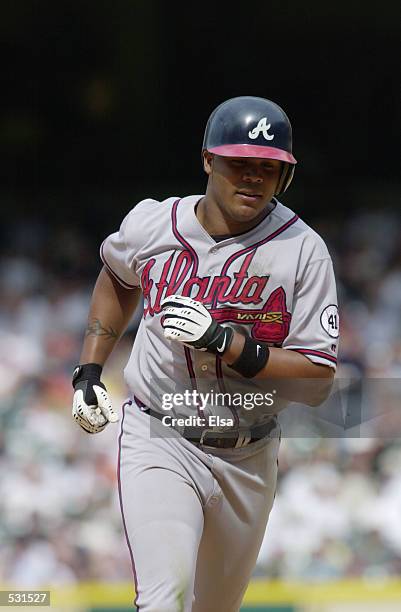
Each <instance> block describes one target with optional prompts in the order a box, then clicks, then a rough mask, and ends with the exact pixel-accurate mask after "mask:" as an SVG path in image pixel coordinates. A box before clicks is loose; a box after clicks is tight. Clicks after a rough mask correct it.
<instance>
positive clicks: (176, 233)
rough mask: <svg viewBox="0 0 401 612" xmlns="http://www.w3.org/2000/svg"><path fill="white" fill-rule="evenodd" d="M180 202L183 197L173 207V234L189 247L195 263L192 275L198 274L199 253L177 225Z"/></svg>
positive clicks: (193, 263)
mask: <svg viewBox="0 0 401 612" xmlns="http://www.w3.org/2000/svg"><path fill="white" fill-rule="evenodd" d="M180 202H181V199H178V200H176V201H175V202H174V204H173V208H172V209H171V224H172V230H173V234H174V236H175V237H176V238H177V240H178V242H180V243H181V244H182V245H183V246H184V247H185V248H186V249H187V251H188V252H189V253H190V254H191V257H192V265H193V268H192V275H193V276H196V274H197V272H198V265H199V259H198V255H197V253H196V251H195V250H194V249H193V247H191V245H190V244H189V242H187V241H186V240H185V238H184V237H183V236H182V235H181V234H180V232H179V231H178V226H177V207H178V204H179V203H180Z"/></svg>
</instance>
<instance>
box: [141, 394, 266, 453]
mask: <svg viewBox="0 0 401 612" xmlns="http://www.w3.org/2000/svg"><path fill="white" fill-rule="evenodd" d="M134 399H135V402H136V403H137V404H138V406H139V407H140V408H141V411H142V412H144V413H145V414H148V415H149V416H151V417H154V418H155V419H158V420H159V421H161V420H162V419H163V417H164V416H165V415H164V414H161V413H160V412H157V411H156V410H152V408H147V407H146V406H145V405H144V404H143V403H142V402H141V401H140V400H138V399H137V398H136V397H134ZM170 427H172V426H170ZM276 427H277V420H276V417H275V415H274V416H273V417H272V418H271V419H270V420H269V421H268V422H267V423H263V424H262V425H255V426H254V427H251V428H249V429H246V430H239V431H238V430H237V431H225V432H219V433H216V432H215V431H214V430H213V429H208V428H207V427H205V428H203V429H202V428H200V427H185V428H184V430H183V431H182V432H179V433H181V435H182V437H183V438H185V439H186V440H188V441H189V442H192V443H193V444H198V445H200V446H211V447H214V448H243V447H244V446H247V445H248V444H252V443H253V442H257V441H258V440H262V439H263V438H267V436H268V435H269V434H270V433H271V432H272V431H273V429H275V428H276ZM173 429H174V428H173ZM176 431H177V430H176ZM210 434H212V435H210ZM209 436H210V437H209Z"/></svg>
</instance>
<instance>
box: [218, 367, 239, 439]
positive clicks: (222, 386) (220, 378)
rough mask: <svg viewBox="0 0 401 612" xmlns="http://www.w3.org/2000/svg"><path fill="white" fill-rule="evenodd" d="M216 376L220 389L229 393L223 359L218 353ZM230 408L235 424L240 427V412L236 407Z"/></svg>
mask: <svg viewBox="0 0 401 612" xmlns="http://www.w3.org/2000/svg"><path fill="white" fill-rule="evenodd" d="M216 378H217V382H218V385H219V388H220V391H221V392H222V393H227V389H226V385H225V384H224V377H223V367H222V361H221V358H220V357H219V356H218V355H216ZM228 408H229V410H230V412H231V414H232V415H233V417H234V422H235V424H236V425H237V426H238V427H239V416H238V412H237V411H236V410H235V408H231V406H229V407H228Z"/></svg>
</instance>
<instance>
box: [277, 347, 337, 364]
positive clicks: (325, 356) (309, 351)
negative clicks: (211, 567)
mask: <svg viewBox="0 0 401 612" xmlns="http://www.w3.org/2000/svg"><path fill="white" fill-rule="evenodd" d="M288 350H289V351H296V352H297V353H302V355H314V356H315V357H321V358H322V359H327V360H328V361H331V362H332V363H335V364H336V363H337V359H336V358H335V357H332V356H331V355H328V354H327V353H323V351H315V350H313V349H302V348H291V349H288Z"/></svg>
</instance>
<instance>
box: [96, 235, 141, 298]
mask: <svg viewBox="0 0 401 612" xmlns="http://www.w3.org/2000/svg"><path fill="white" fill-rule="evenodd" d="M104 243H105V240H103V242H102V244H101V247H100V258H101V260H102V261H103V263H104V265H105V266H106V268H107V269H108V270H110V272H111V273H112V275H113V276H114V277H115V278H116V279H117V280H118V282H119V283H120V284H121V285H122V286H123V287H125V288H126V289H136V288H137V287H138V285H129V284H128V283H126V282H125V281H124V280H123V279H122V278H120V277H119V276H118V274H117V273H116V272H114V270H113V268H112V267H111V266H110V265H109V264H108V263H107V261H106V257H105V256H104V251H103V245H104Z"/></svg>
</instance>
